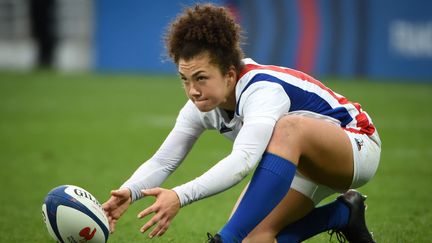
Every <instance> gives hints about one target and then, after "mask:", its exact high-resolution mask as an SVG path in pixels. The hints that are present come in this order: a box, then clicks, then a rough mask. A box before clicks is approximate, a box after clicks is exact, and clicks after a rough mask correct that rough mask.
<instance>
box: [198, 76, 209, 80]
mask: <svg viewBox="0 0 432 243" xmlns="http://www.w3.org/2000/svg"><path fill="white" fill-rule="evenodd" d="M207 79H208V77H207V76H198V77H197V81H205V80H207Z"/></svg>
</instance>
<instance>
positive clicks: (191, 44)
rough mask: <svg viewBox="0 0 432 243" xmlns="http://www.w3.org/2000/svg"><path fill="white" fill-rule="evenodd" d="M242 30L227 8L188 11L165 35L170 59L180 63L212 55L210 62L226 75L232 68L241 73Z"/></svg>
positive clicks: (206, 7) (206, 5)
mask: <svg viewBox="0 0 432 243" xmlns="http://www.w3.org/2000/svg"><path fill="white" fill-rule="evenodd" d="M241 38H242V36H241V28H240V26H239V25H238V24H237V23H236V22H235V20H234V18H233V17H232V16H231V14H230V12H229V11H228V10H227V9H226V8H224V7H218V6H215V5H212V4H201V5H195V6H193V7H190V8H187V9H185V11H183V13H182V14H180V15H179V16H177V18H176V19H175V20H174V21H173V22H172V23H171V25H170V27H169V29H168V32H167V34H166V36H165V42H166V47H167V52H168V55H169V57H170V58H171V59H172V60H173V61H174V63H176V64H178V61H179V59H180V58H182V59H186V60H189V59H191V58H193V57H195V56H197V55H199V54H201V53H204V52H208V53H209V55H210V61H211V63H213V64H216V65H218V66H219V68H220V70H221V72H222V74H226V73H227V72H228V70H229V68H230V67H231V66H234V67H235V69H236V70H237V72H240V70H241V65H242V64H241V59H242V58H243V56H244V54H243V51H242V49H241V47H240V44H241Z"/></svg>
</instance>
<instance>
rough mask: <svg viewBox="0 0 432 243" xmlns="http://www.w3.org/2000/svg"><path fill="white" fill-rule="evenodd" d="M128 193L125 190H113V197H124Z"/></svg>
mask: <svg viewBox="0 0 432 243" xmlns="http://www.w3.org/2000/svg"><path fill="white" fill-rule="evenodd" d="M125 194H126V192H125V191H124V190H112V191H111V195H112V196H115V197H124V196H125Z"/></svg>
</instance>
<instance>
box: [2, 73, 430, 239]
mask: <svg viewBox="0 0 432 243" xmlns="http://www.w3.org/2000/svg"><path fill="white" fill-rule="evenodd" d="M325 83H326V84H327V85H328V86H330V87H331V88H333V89H334V90H336V91H337V92H338V93H342V94H344V95H345V96H347V97H348V98H349V99H350V100H353V101H359V102H360V103H361V104H362V105H363V108H365V110H367V111H368V112H369V114H370V115H371V116H372V117H373V119H374V122H375V124H376V126H377V128H378V130H379V132H380V135H381V139H382V141H383V151H382V160H381V165H380V168H379V170H378V173H377V175H376V177H375V178H374V179H373V180H372V181H371V182H370V183H369V184H367V185H366V186H364V187H362V188H361V189H360V191H361V192H363V193H364V194H367V195H368V196H369V198H368V200H367V203H368V211H367V220H368V224H369V227H370V229H371V230H372V231H374V234H375V238H376V240H377V241H378V242H391V243H394V242H431V239H432V231H431V228H432V223H431V222H432V209H431V206H430V205H431V204H430V203H431V202H432V193H431V189H432V125H431V124H432V122H431V121H432V108H431V107H432V85H427V84H404V83H391V82H380V83H378V82H366V81H361V80H360V81H356V80H345V81H342V80H339V81H334V82H325ZM185 101H186V97H185V95H184V94H183V91H182V89H181V85H180V82H179V81H178V80H176V78H175V77H174V76H144V75H143V76H116V75H110V76H101V75H90V74H75V75H61V74H56V73H51V72H40V73H33V74H15V73H0V163H1V170H0V185H1V197H0V205H1V206H0V212H1V217H0V242H52V240H51V239H50V237H49V235H48V232H47V230H46V228H45V225H44V223H43V221H42V215H41V205H42V202H43V199H44V197H45V195H46V194H47V193H48V191H49V190H50V189H52V188H53V187H56V186H58V185H63V184H74V185H78V186H81V187H83V188H86V189H87V190H89V191H90V192H92V193H93V194H94V195H95V196H96V197H97V198H98V199H99V201H101V202H103V201H105V200H106V199H107V198H108V196H109V191H110V190H111V189H114V188H116V187H118V186H119V185H121V183H122V182H123V181H124V180H125V179H127V178H128V177H129V176H130V174H131V173H132V172H133V171H134V170H135V169H136V168H137V167H138V166H139V165H140V164H141V163H142V162H143V161H145V160H146V159H147V158H148V157H149V156H151V155H152V153H153V152H154V151H155V150H156V149H157V148H158V146H159V145H160V144H161V142H162V141H163V139H164V137H165V136H166V135H167V134H168V132H169V131H170V129H171V127H172V125H173V123H174V121H175V117H176V114H177V112H178V110H179V109H180V107H181V106H182V105H183V103H184V102H185ZM230 146H231V144H230V142H229V141H228V140H226V139H224V138H222V137H221V136H219V135H218V134H217V133H216V132H208V133H206V134H204V136H203V137H202V138H200V140H199V141H198V143H197V144H196V146H195V147H194V150H193V151H192V152H191V153H190V154H189V156H188V158H187V159H186V160H185V162H184V163H183V165H182V166H181V167H180V168H179V169H178V170H177V171H176V172H175V173H174V174H173V175H172V176H171V177H170V178H169V179H168V180H167V181H166V182H165V183H164V185H163V186H164V187H168V188H170V187H173V186H174V185H177V184H180V183H184V182H186V181H188V180H190V179H192V178H195V177H196V176H198V175H200V174H201V173H202V172H204V171H205V170H206V169H207V168H209V166H211V165H212V164H213V163H215V162H216V161H218V160H219V159H221V158H223V157H224V155H226V154H227V153H228V152H229V151H230ZM245 182H246V181H244V182H242V183H241V184H240V185H237V186H236V187H234V188H232V189H230V190H228V191H226V192H224V193H221V194H218V195H217V196H215V197H211V198H208V199H205V200H202V201H199V202H196V203H194V204H192V205H189V206H187V207H185V208H183V209H182V210H181V211H180V213H179V214H178V215H177V217H176V218H175V220H174V221H173V222H172V225H171V227H170V229H169V230H168V232H167V233H166V234H165V235H164V236H163V237H162V238H160V239H154V240H150V239H148V238H147V237H146V235H142V234H140V233H139V231H138V229H139V228H140V227H141V225H143V224H144V221H142V220H141V221H140V220H138V219H136V215H137V213H138V212H139V211H141V210H142V209H144V208H145V207H146V205H149V204H150V203H151V202H152V201H153V199H149V198H147V199H144V200H141V201H139V202H137V203H135V204H133V205H132V206H131V207H130V209H129V211H128V212H127V213H126V215H125V216H124V217H123V218H122V220H121V221H120V222H119V223H118V226H117V231H116V233H115V234H113V235H111V236H110V242H147V241H151V242H205V239H206V236H205V235H206V232H208V231H209V232H216V231H217V230H218V229H219V228H220V227H221V226H222V225H223V224H224V222H225V220H226V219H227V217H228V215H229V213H230V210H231V207H232V205H233V204H234V202H235V200H236V198H237V195H238V194H239V192H240V191H241V190H242V188H243V186H244V185H245ZM328 239H329V237H328V236H327V235H326V234H322V235H319V236H317V237H314V238H313V239H311V240H309V241H308V242H327V241H328ZM333 241H335V239H333Z"/></svg>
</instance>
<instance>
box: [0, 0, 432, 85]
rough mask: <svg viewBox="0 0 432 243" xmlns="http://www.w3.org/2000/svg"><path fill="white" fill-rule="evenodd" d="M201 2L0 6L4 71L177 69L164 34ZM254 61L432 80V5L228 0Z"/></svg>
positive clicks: (63, 1) (7, 0)
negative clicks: (178, 17) (180, 15)
mask: <svg viewBox="0 0 432 243" xmlns="http://www.w3.org/2000/svg"><path fill="white" fill-rule="evenodd" d="M196 2H197V1H192V0H180V1H168V0H165V1H164V0H161V1H142V0H123V1H117V0H93V1H90V0H74V1H68V0H40V1H39V0H0V9H1V10H0V20H1V21H0V70H22V71H29V70H34V69H36V68H39V67H43V68H53V69H56V70H60V71H92V72H93V71H94V72H109V73H118V72H121V73H145V74H147V73H151V74H165V73H168V74H172V73H175V71H176V70H175V67H174V65H173V64H172V63H171V62H170V61H169V60H168V59H167V57H166V56H165V49H164V43H163V34H164V32H165V30H166V28H167V26H168V23H169V22H170V21H171V20H173V19H174V18H175V16H176V15H177V14H178V13H180V12H181V10H182V9H183V8H184V7H187V6H190V5H193V4H194V3H196ZM210 2H213V3H215V4H218V5H224V6H227V7H229V8H230V9H231V11H232V12H233V14H234V15H235V16H236V18H237V20H238V22H239V23H240V24H241V25H242V26H243V29H244V35H245V37H246V40H245V43H244V45H243V47H244V50H245V53H246V55H247V56H248V57H252V58H253V59H255V60H256V61H257V62H260V63H263V64H274V65H281V66H287V67H291V68H295V69H299V70H302V71H304V72H307V73H310V74H313V75H318V76H323V75H331V76H336V77H343V78H351V77H363V78H370V79H379V80H405V81H415V82H417V81H422V82H432V1H428V0H411V1H394V0H379V1H376V0H345V1H343V0H285V1H284V0H269V1H260V0H219V1H210Z"/></svg>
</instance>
